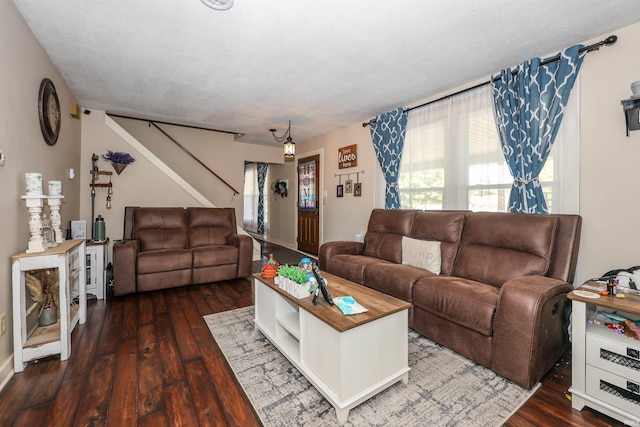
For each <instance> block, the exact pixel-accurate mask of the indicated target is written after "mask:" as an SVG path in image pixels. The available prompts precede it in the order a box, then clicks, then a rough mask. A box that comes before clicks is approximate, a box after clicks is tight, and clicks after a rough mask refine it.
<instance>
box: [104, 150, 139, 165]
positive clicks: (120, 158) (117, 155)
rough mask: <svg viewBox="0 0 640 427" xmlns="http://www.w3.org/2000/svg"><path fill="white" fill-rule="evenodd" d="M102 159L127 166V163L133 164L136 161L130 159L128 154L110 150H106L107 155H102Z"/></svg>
mask: <svg viewBox="0 0 640 427" xmlns="http://www.w3.org/2000/svg"><path fill="white" fill-rule="evenodd" d="M102 159H103V160H106V161H108V162H111V163H121V164H125V165H128V164H129V163H133V162H135V161H136V159H134V158H133V157H131V154H129V153H124V152H121V151H111V150H107V154H103V155H102Z"/></svg>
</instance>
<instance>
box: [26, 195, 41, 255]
mask: <svg viewBox="0 0 640 427" xmlns="http://www.w3.org/2000/svg"><path fill="white" fill-rule="evenodd" d="M41 188H42V186H41ZM46 197H47V196H43V195H39V196H38V195H26V196H22V199H23V200H25V201H26V203H27V209H28V210H29V233H31V238H30V239H29V247H28V248H27V253H33V252H44V250H45V249H46V248H45V245H44V240H43V238H42V206H43V202H42V199H45V198H46Z"/></svg>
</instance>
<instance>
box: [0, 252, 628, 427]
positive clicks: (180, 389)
mask: <svg viewBox="0 0 640 427" xmlns="http://www.w3.org/2000/svg"><path fill="white" fill-rule="evenodd" d="M269 253H277V254H278V255H277V256H276V259H278V261H280V262H281V263H290V264H293V263H296V262H297V261H296V260H299V258H300V256H299V254H296V253H295V252H291V251H288V252H287V251H286V250H283V249H282V248H278V247H275V246H270V245H265V246H264V248H263V254H264V255H266V256H268V254H269ZM263 262H264V260H263ZM260 264H261V263H260V262H256V263H254V270H256V271H257V270H258V269H259V268H260ZM252 304H253V294H252V288H251V284H250V282H249V281H247V280H243V279H241V280H234V281H225V282H219V283H214V284H208V285H199V286H196V285H194V286H188V287H183V288H179V289H171V290H165V291H157V292H152V293H141V294H136V295H128V296H124V297H115V298H113V297H110V298H109V299H108V300H107V301H106V302H105V301H95V300H94V301H91V302H90V304H89V307H88V317H87V322H86V323H85V324H84V325H79V326H78V327H77V328H76V330H75V331H74V333H73V338H72V355H71V358H70V359H69V360H67V361H64V362H61V361H60V358H59V357H57V356H53V357H49V358H46V359H41V360H40V361H38V362H37V363H34V362H32V363H30V364H29V366H27V368H26V369H25V370H24V372H21V373H19V374H15V375H14V376H13V377H12V378H11V380H10V381H9V382H8V384H7V385H6V386H5V388H4V389H3V390H2V392H0V426H28V427H36V426H45V425H46V426H104V425H108V426H118V427H120V426H134V425H139V426H154V427H155V426H209V425H211V426H254V425H255V426H257V425H260V421H259V419H258V417H257V415H256V414H255V411H254V410H253V408H252V407H251V404H250V403H249V401H248V399H247V397H246V396H245V394H244V392H243V391H242V388H241V387H240V386H239V384H238V383H237V381H236V379H235V376H234V375H233V373H232V371H231V369H230V368H229V366H228V364H227V362H226V360H225V358H224V356H223V355H222V353H221V352H220V349H219V347H218V345H217V344H216V342H215V341H214V340H213V338H212V336H211V334H210V332H209V329H208V327H207V325H206V323H205V322H204V320H203V319H202V316H204V315H206V314H211V313H217V312H221V311H225V310H233V309H235V308H240V307H246V306H249V305H252ZM566 357H569V356H568V355H566V356H565V358H564V359H561V360H560V361H559V362H558V364H557V366H556V367H555V368H553V369H552V370H551V371H550V372H549V373H548V374H547V376H546V377H545V379H544V381H543V386H542V387H541V388H540V389H539V390H538V391H537V392H536V393H535V395H534V396H533V397H532V398H531V399H529V401H528V402H527V403H526V404H525V405H524V406H523V407H522V408H521V409H520V410H519V411H518V412H517V413H516V414H515V415H514V416H513V417H511V419H509V421H508V422H507V423H506V425H507V426H609V425H615V426H617V425H623V424H621V423H618V422H616V421H615V420H612V419H611V418H608V417H605V416H604V415H601V414H598V413H596V412H594V411H591V410H588V409H585V410H584V411H582V412H579V411H575V410H572V409H571V402H570V401H569V400H568V399H567V394H568V391H567V390H568V387H569V386H570V384H571V368H570V357H569V359H567V358H566Z"/></svg>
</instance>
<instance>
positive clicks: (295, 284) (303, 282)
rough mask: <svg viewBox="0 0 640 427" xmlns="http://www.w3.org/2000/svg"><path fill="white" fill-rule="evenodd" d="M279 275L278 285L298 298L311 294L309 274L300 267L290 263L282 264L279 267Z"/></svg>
mask: <svg viewBox="0 0 640 427" xmlns="http://www.w3.org/2000/svg"><path fill="white" fill-rule="evenodd" d="M278 276H279V277H278V278H279V281H278V286H279V287H280V289H282V290H283V291H285V292H287V293H288V294H290V295H293V296H294V297H296V298H305V297H308V296H309V287H308V286H307V281H308V276H307V273H306V272H305V271H303V270H302V269H301V268H300V267H298V266H293V265H288V264H284V265H281V266H280V267H279V268H278Z"/></svg>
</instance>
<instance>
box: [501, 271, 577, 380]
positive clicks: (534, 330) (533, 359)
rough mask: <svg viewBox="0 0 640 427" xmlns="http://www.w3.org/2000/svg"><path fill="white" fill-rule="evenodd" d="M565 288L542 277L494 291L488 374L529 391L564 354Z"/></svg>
mask: <svg viewBox="0 0 640 427" xmlns="http://www.w3.org/2000/svg"><path fill="white" fill-rule="evenodd" d="M572 289H573V286H571V284H569V283H567V282H565V281H562V280H558V279H554V278H551V277H544V276H523V277H516V278H514V279H511V280H509V281H507V282H505V283H504V284H503V285H502V288H501V289H500V295H499V297H498V305H497V308H496V314H495V320H494V325H493V344H492V346H493V348H492V351H491V354H492V360H491V369H492V370H493V371H495V372H496V373H498V374H500V375H502V376H504V377H506V378H509V379H510V380H512V381H514V382H516V383H518V384H519V385H521V386H523V387H526V388H528V389H530V388H531V387H533V385H534V384H535V383H536V382H537V381H539V380H540V378H542V376H543V375H544V374H545V373H546V372H547V371H548V370H549V369H550V368H551V366H553V364H554V363H555V362H556V361H557V360H558V358H559V357H560V356H561V355H562V352H564V350H565V348H566V346H567V344H568V340H567V338H566V337H567V334H566V327H567V325H566V317H567V314H568V307H569V304H570V302H569V300H568V299H567V293H569V292H570V291H571V290H572Z"/></svg>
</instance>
